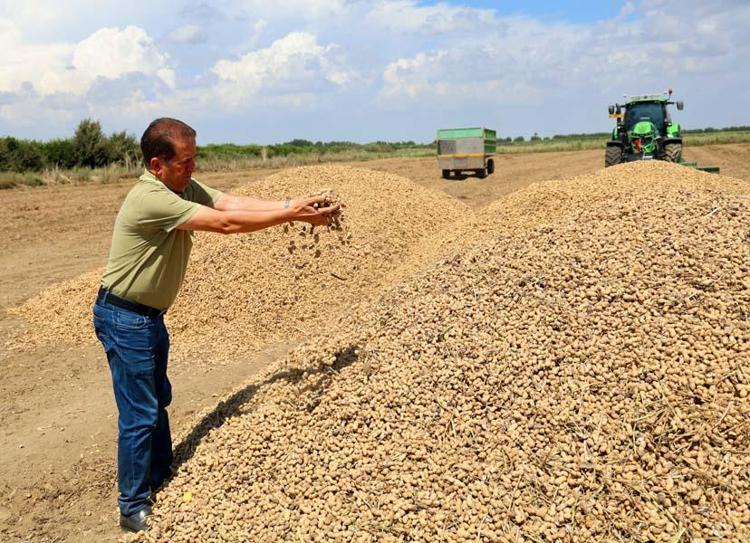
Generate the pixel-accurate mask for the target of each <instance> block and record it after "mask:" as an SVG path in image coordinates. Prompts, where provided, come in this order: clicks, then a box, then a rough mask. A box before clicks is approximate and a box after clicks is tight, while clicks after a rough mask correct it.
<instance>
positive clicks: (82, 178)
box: [0, 131, 750, 189]
mask: <svg viewBox="0 0 750 543" xmlns="http://www.w3.org/2000/svg"><path fill="white" fill-rule="evenodd" d="M684 141H685V146H686V147H688V148H689V147H697V146H702V145H721V144H729V143H750V131H731V132H730V131H726V132H711V133H687V134H685V135H684ZM606 142H607V136H599V137H586V136H582V137H580V138H563V139H547V140H539V141H530V142H523V143H520V142H518V143H512V144H499V145H498V147H497V153H498V154H504V155H505V154H518V153H540V152H562V151H583V150H588V149H603V148H604V147H605V145H606ZM254 147H257V146H254ZM244 150H245V148H243V147H240V146H232V145H220V146H206V147H201V148H199V158H198V170H199V171H202V172H218V171H238V170H248V169H254V168H271V169H273V168H291V167H295V166H304V165H309V164H318V163H324V162H360V161H367V160H376V159H383V158H409V157H414V158H416V157H425V156H431V155H433V154H434V153H435V150H434V148H433V146H432V145H415V146H414V147H401V148H398V149H392V150H368V149H364V148H362V149H343V150H335V151H331V152H316V151H315V150H308V151H305V152H292V153H289V154H287V155H276V156H271V157H268V158H266V159H265V160H264V159H263V157H262V156H259V155H258V153H257V152H255V151H254V152H252V153H247V154H244V153H243V151H244ZM141 171H142V167H141V166H131V167H130V168H126V167H125V166H122V165H111V166H107V167H105V168H95V169H88V168H76V169H71V170H60V169H48V170H44V171H41V172H25V173H17V172H0V189H8V188H13V187H20V186H27V187H33V186H41V185H55V184H64V183H89V182H94V183H108V182H113V181H117V180H119V179H122V178H126V177H134V176H137V175H139V174H140V172H141Z"/></svg>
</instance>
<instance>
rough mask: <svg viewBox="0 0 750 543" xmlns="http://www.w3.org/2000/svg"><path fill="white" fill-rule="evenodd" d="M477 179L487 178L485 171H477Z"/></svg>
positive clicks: (482, 169)
mask: <svg viewBox="0 0 750 543" xmlns="http://www.w3.org/2000/svg"><path fill="white" fill-rule="evenodd" d="M477 177H478V178H479V179H484V178H485V177H487V170H486V169H484V168H481V169H479V170H477Z"/></svg>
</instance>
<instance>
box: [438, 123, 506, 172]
mask: <svg viewBox="0 0 750 543" xmlns="http://www.w3.org/2000/svg"><path fill="white" fill-rule="evenodd" d="M496 149H497V135H496V134H495V131H494V130H490V129H489V128H443V129H440V130H438V131H437V159H438V167H439V168H440V170H441V171H442V173H443V178H444V179H450V178H451V176H454V177H456V178H462V176H463V174H464V172H473V173H474V174H476V176H477V177H479V178H480V179H484V178H485V177H487V176H488V175H490V174H492V173H493V172H494V171H495V160H494V159H493V158H492V156H493V155H494V154H495V151H496Z"/></svg>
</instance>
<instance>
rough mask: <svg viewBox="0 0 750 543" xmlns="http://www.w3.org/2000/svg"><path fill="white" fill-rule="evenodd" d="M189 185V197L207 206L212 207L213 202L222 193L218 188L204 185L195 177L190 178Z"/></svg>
mask: <svg viewBox="0 0 750 543" xmlns="http://www.w3.org/2000/svg"><path fill="white" fill-rule="evenodd" d="M190 185H191V188H192V190H191V191H190V197H189V199H190V200H192V201H193V202H197V203H199V204H201V205H204V206H207V207H214V204H215V203H216V202H217V201H218V200H219V198H221V197H222V196H223V195H224V193H223V192H221V191H220V190H216V189H214V188H211V187H209V186H208V185H204V184H203V183H201V182H199V181H196V180H195V179H191V180H190Z"/></svg>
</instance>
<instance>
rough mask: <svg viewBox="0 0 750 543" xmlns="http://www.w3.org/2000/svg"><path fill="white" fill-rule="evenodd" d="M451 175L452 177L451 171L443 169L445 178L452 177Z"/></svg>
mask: <svg viewBox="0 0 750 543" xmlns="http://www.w3.org/2000/svg"><path fill="white" fill-rule="evenodd" d="M450 177H451V171H450V170H443V179H450Z"/></svg>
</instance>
